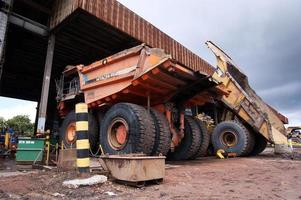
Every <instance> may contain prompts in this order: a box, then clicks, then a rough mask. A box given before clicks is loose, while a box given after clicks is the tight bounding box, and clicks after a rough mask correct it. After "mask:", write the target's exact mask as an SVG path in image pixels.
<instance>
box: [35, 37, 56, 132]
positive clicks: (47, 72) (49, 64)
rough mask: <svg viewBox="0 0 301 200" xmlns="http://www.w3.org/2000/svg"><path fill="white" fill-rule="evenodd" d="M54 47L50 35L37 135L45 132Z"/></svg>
mask: <svg viewBox="0 0 301 200" xmlns="http://www.w3.org/2000/svg"><path fill="white" fill-rule="evenodd" d="M54 46H55V35H54V34H51V35H50V36H49V39H48V47H47V55H46V62H45V68H44V76H43V85H42V93H41V98H40V102H39V114H38V125H37V132H38V133H44V132H45V123H46V114H47V103H48V95H49V86H50V79H51V70H52V61H53V53H54Z"/></svg>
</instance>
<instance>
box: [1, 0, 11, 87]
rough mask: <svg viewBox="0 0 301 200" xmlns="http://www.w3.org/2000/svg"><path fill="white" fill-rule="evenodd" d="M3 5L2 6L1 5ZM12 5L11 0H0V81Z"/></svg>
mask: <svg viewBox="0 0 301 200" xmlns="http://www.w3.org/2000/svg"><path fill="white" fill-rule="evenodd" d="M2 6H3V7H2ZM11 7H12V1H11V0H6V1H2V2H1V7H0V8H1V10H0V82H1V77H2V71H3V65H4V59H5V45H6V32H7V27H8V17H9V12H10V10H11Z"/></svg>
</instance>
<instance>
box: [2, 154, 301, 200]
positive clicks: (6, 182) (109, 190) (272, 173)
mask: <svg viewBox="0 0 301 200" xmlns="http://www.w3.org/2000/svg"><path fill="white" fill-rule="evenodd" d="M300 164H301V162H300V161H299V160H291V159H283V158H282V157H279V156H274V155H273V154H270V153H269V152H268V153H264V154H263V155H261V156H258V157H252V158H232V159H226V160H219V159H216V158H212V157H211V158H203V159H199V160H195V161H187V162H171V163H168V165H167V169H166V177H165V179H164V181H163V183H162V184H160V185H156V184H155V185H149V186H146V187H142V188H133V187H130V186H125V185H120V184H117V183H114V182H111V181H108V182H106V183H104V184H100V185H95V186H91V187H81V188H78V189H68V188H63V187H62V182H63V181H64V180H66V179H71V178H74V177H75V176H76V174H75V173H70V172H69V173H66V172H60V173H56V172H54V171H51V172H47V171H45V172H43V171H40V172H39V173H38V174H28V175H23V176H14V177H4V178H1V180H0V199H7V198H10V199H17V198H19V199H159V198H160V199H301V193H300V185H301V178H300V177H301V167H300V166H301V165H300Z"/></svg>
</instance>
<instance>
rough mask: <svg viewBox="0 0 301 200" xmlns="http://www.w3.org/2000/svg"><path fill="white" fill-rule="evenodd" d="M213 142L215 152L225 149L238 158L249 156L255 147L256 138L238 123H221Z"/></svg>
mask: <svg viewBox="0 0 301 200" xmlns="http://www.w3.org/2000/svg"><path fill="white" fill-rule="evenodd" d="M211 141H212V145H213V147H214V149H215V152H216V151H217V150H219V149H223V150H225V151H226V152H232V153H236V155H237V156H246V155H248V154H249V153H250V151H251V150H252V149H253V147H254V136H253V135H252V134H251V133H250V132H249V131H248V130H247V129H246V127H244V126H243V125H242V124H241V123H239V122H237V121H224V122H221V123H219V124H218V125H217V126H216V127H215V128H214V130H213V133H212V136H211Z"/></svg>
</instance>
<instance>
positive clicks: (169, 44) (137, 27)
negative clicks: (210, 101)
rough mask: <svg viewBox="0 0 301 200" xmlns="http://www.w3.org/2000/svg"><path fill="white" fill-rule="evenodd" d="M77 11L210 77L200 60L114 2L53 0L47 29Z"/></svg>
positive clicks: (109, 0) (208, 70)
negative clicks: (93, 17)
mask: <svg viewBox="0 0 301 200" xmlns="http://www.w3.org/2000/svg"><path fill="white" fill-rule="evenodd" d="M78 8H81V9H83V10H85V11H87V12H89V13H90V14H92V15H94V16H96V17H97V18H99V19H100V20H102V21H104V22H106V23H108V24H110V25H112V26H114V27H115V28H117V29H119V30H120V31H122V32H125V33H127V34H129V35H131V36H132V37H133V38H135V39H137V40H139V41H141V42H144V43H146V44H147V45H149V46H151V47H156V48H162V49H165V51H166V52H167V53H169V54H171V55H172V57H173V58H174V59H176V60H177V61H178V62H179V63H181V64H183V65H185V66H186V67H189V68H191V69H193V70H195V71H198V70H199V71H201V72H202V73H205V74H210V75H211V74H213V72H214V68H213V67H212V66H211V65H210V64H208V63H207V62H206V61H204V60H203V59H202V58H200V57H199V56H197V55H195V54H194V53H192V52H191V51H190V50H188V49H187V48H185V47H184V46H183V45H181V44H179V43H178V42H176V41H175V40H173V39H172V38H171V37H169V36H168V35H166V34H165V33H163V32H161V31H160V30H159V29H158V28H156V27H155V26H153V25H152V24H150V23H149V22H147V21H146V20H144V19H142V18H141V17H140V16H138V15H137V14H135V13H134V12H132V11H131V10H129V9H128V8H126V7H125V6H123V5H122V4H120V3H119V2H118V1H116V0H99V1H94V0H59V1H58V0H57V1H56V3H55V5H54V14H53V16H52V18H51V22H50V26H51V28H54V27H55V26H56V25H58V24H59V23H60V22H62V21H63V20H64V19H65V18H66V17H67V16H69V15H70V14H71V13H72V12H74V11H75V10H76V9H78Z"/></svg>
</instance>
